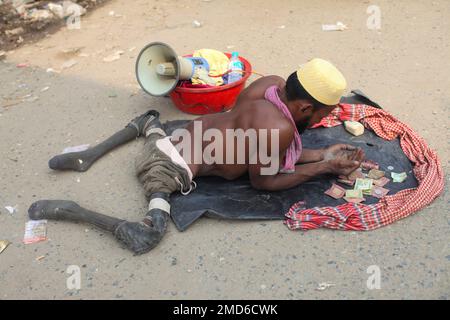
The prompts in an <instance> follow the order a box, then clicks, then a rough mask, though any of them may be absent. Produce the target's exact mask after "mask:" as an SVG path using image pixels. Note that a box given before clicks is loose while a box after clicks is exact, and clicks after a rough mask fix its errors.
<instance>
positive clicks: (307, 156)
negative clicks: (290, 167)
mask: <svg viewBox="0 0 450 320" xmlns="http://www.w3.org/2000/svg"><path fill="white" fill-rule="evenodd" d="M323 152H324V149H303V150H302V154H301V155H300V158H299V159H298V161H297V163H310V162H319V161H322V160H323V159H324V154H323Z"/></svg>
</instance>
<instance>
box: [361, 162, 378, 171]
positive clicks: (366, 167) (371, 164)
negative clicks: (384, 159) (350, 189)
mask: <svg viewBox="0 0 450 320" xmlns="http://www.w3.org/2000/svg"><path fill="white" fill-rule="evenodd" d="M361 168H363V169H364V170H371V169H377V170H378V169H380V166H379V164H378V163H376V162H375V161H372V160H364V161H363V162H361Z"/></svg>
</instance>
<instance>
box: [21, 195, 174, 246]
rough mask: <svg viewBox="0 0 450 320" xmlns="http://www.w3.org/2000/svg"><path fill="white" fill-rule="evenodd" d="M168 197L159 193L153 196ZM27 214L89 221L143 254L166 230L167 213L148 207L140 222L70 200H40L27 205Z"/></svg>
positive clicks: (47, 217)
mask: <svg viewBox="0 0 450 320" xmlns="http://www.w3.org/2000/svg"><path fill="white" fill-rule="evenodd" d="M156 197H157V198H159V199H164V198H166V199H168V195H167V194H166V195H164V194H159V195H155V197H154V198H156ZM28 215H29V217H30V219H32V220H41V219H49V220H69V221H74V222H83V223H89V224H92V225H94V226H96V227H98V228H100V229H102V230H105V231H109V232H112V233H113V235H114V236H115V238H116V239H117V240H118V241H119V242H121V243H122V244H124V245H125V246H126V247H127V248H128V249H130V250H131V251H133V252H134V253H135V254H143V253H146V252H148V251H150V250H151V249H153V248H154V247H156V245H157V244H158V243H159V242H160V241H161V239H162V237H163V236H164V233H165V232H166V229H167V220H168V213H167V212H164V211H162V210H161V209H159V208H152V209H150V210H149V212H148V213H147V215H146V217H145V218H144V220H143V221H142V222H129V221H126V220H122V219H118V218H114V217H111V216H107V215H104V214H100V213H97V212H94V211H91V210H87V209H85V208H83V207H81V206H79V205H78V204H77V203H75V202H73V201H66V200H40V201H37V202H35V203H33V204H32V205H31V207H30V208H29V209H28Z"/></svg>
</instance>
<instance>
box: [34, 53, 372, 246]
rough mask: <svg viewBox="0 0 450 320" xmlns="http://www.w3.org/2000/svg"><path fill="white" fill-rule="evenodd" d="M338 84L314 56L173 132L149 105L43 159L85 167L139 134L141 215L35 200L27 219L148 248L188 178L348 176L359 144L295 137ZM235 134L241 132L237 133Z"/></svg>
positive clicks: (283, 184)
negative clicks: (65, 223) (97, 231)
mask: <svg viewBox="0 0 450 320" xmlns="http://www.w3.org/2000/svg"><path fill="white" fill-rule="evenodd" d="M345 88H346V81H345V79H344V77H343V75H342V74H341V73H340V72H339V71H338V70H337V69H336V68H335V67H334V66H333V65H332V64H331V63H329V62H327V61H325V60H322V59H313V60H311V61H310V62H308V63H306V64H305V65H303V66H302V67H301V68H300V69H299V70H298V71H297V72H294V73H292V74H291V75H290V76H289V77H288V79H287V80H286V81H284V80H283V79H282V78H281V77H278V76H268V77H263V78H261V79H259V80H257V81H255V82H253V83H252V84H251V85H250V86H248V87H247V88H246V89H245V90H243V91H242V93H241V94H240V95H239V97H238V99H237V102H236V105H235V107H234V108H233V109H232V110H231V111H229V112H226V113H220V114H210V115H205V116H202V117H200V118H197V119H195V120H194V121H191V122H190V123H189V124H188V125H187V127H186V128H185V129H184V130H183V129H180V130H179V131H175V132H174V133H173V134H172V136H166V133H165V132H164V130H163V126H162V125H161V123H160V121H159V113H158V112H156V111H154V110H151V111H149V112H147V113H145V114H143V115H141V116H139V117H137V118H135V119H134V120H132V121H131V122H130V123H129V124H128V125H127V126H126V127H125V128H124V129H122V130H121V131H119V132H117V133H116V134H114V135H113V136H111V137H110V138H109V139H107V140H106V141H104V142H102V143H100V144H99V145H97V146H95V147H93V148H91V149H88V150H86V151H82V152H75V153H69V154H63V155H58V156H56V157H54V158H52V159H51V160H50V161H49V166H50V168H52V169H54V170H75V171H86V170H87V169H88V168H89V167H90V166H91V165H92V163H93V162H95V161H96V160H97V159H98V158H100V157H101V156H102V155H104V154H105V153H107V152H108V151H110V150H112V149H113V148H115V147H117V146H119V145H121V144H123V143H125V142H128V141H130V140H132V139H134V138H136V137H137V136H141V135H143V136H145V138H146V142H145V145H144V150H143V151H142V152H141V153H140V154H139V155H138V156H137V159H136V169H137V175H138V178H139V180H140V181H141V182H142V184H143V186H144V189H145V191H146V196H147V197H148V199H149V210H148V212H147V214H146V217H145V218H144V219H143V221H141V222H128V221H125V220H121V219H117V218H114V217H109V216H105V215H102V214H99V213H96V212H93V211H89V210H86V209H84V208H82V207H80V206H79V205H77V204H76V203H75V202H72V201H64V200H41V201H38V202H35V203H34V204H32V206H31V207H30V209H29V215H30V218H31V219H70V220H75V221H83V222H88V223H92V224H94V225H96V226H98V227H100V228H102V229H105V230H108V231H111V232H113V233H114V235H115V236H116V238H117V239H118V240H119V241H121V242H123V243H125V244H126V246H127V247H128V248H130V249H131V250H133V251H134V252H135V253H137V254H141V253H145V252H148V251H149V250H151V249H152V248H153V247H155V246H156V245H157V244H158V243H159V241H160V240H161V239H162V237H163V235H164V233H165V231H166V227H167V221H168V216H169V214H170V204H169V198H170V194H171V193H173V192H175V191H180V192H182V193H183V194H188V193H189V192H191V191H192V189H194V188H195V182H194V180H193V179H194V178H195V177H198V176H220V177H223V178H225V179H229V180H233V179H236V178H238V177H240V176H242V175H244V174H248V175H249V178H250V182H251V184H252V186H253V187H254V188H257V189H264V190H283V189H288V188H292V187H294V186H296V185H298V184H301V183H303V182H305V181H307V180H310V179H312V178H314V177H316V176H319V175H322V174H335V175H348V174H349V173H351V172H352V171H354V170H356V169H357V168H358V167H359V166H360V163H361V161H362V160H363V158H364V153H363V151H362V150H361V149H357V148H354V147H352V146H350V145H344V144H338V145H333V146H330V147H328V148H326V149H316V150H310V149H304V148H303V147H302V142H301V137H300V134H301V133H303V132H304V130H305V129H306V128H308V127H310V126H312V125H314V124H316V123H318V122H320V120H321V119H322V118H324V117H326V116H327V115H328V114H329V113H330V112H331V111H332V110H333V109H334V108H335V107H336V105H337V104H338V103H339V100H340V98H341V96H342V94H343V92H344V90H345ZM242 134H244V135H243V137H244V139H239V137H242Z"/></svg>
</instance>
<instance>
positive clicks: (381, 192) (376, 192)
mask: <svg viewBox="0 0 450 320" xmlns="http://www.w3.org/2000/svg"><path fill="white" fill-rule="evenodd" d="M389 191H390V190H389V189H386V188H383V187H378V186H375V187H373V189H372V196H374V197H376V198H383V197H384V196H385V195H387V194H388V193H389Z"/></svg>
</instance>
